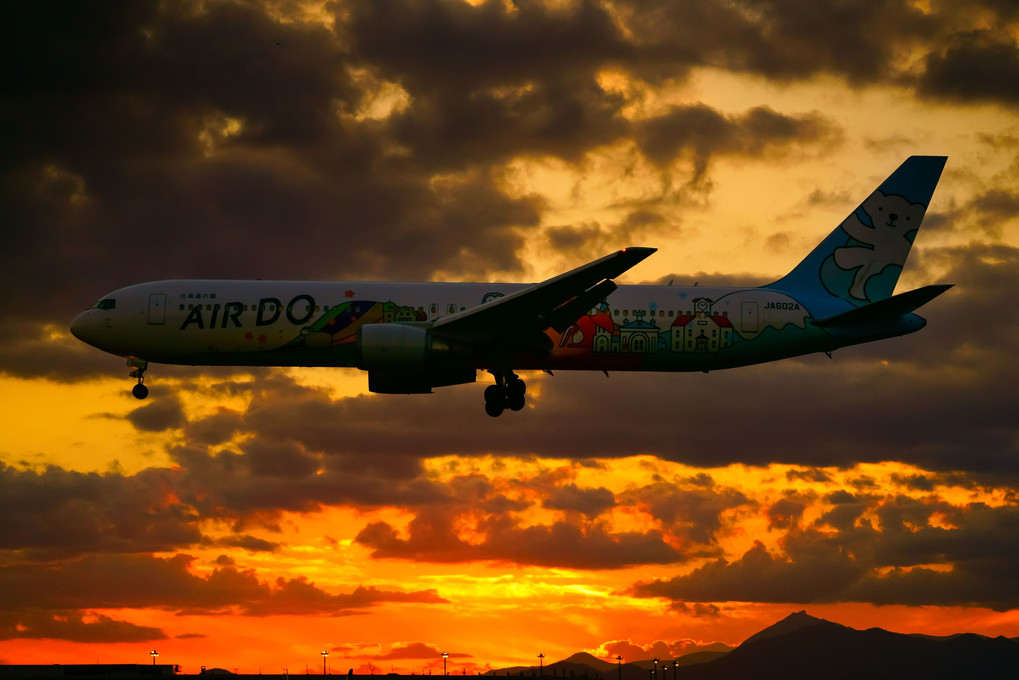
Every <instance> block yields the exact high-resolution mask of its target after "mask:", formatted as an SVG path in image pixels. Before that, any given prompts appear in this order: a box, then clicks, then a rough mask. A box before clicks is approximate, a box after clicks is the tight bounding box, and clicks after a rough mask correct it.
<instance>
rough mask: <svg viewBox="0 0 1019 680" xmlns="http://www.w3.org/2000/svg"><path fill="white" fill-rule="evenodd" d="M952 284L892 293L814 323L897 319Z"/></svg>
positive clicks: (841, 324) (834, 325)
mask: <svg viewBox="0 0 1019 680" xmlns="http://www.w3.org/2000/svg"><path fill="white" fill-rule="evenodd" d="M951 287H952V284H935V285H932V286H924V287H923V288H917V289H916V290H911V291H909V292H907V293H900V294H899V295H893V296H892V297H890V298H888V299H886V300H878V301H877V302H871V303H870V304H868V305H864V306H863V307H857V308H856V309H851V310H849V311H848V312H843V313H841V314H836V315H835V316H830V317H828V318H826V319H814V322H813V323H814V325H815V326H818V327H820V328H838V327H844V326H868V325H872V324H877V323H882V322H886V321H891V320H894V319H899V318H901V317H903V316H905V315H906V314H910V313H912V312H914V311H915V310H917V309H919V308H920V307H923V306H924V305H925V304H927V303H928V302H930V301H931V300H933V299H934V298H936V297H937V296H939V295H941V294H942V293H944V292H945V291H946V290H948V289H949V288H951Z"/></svg>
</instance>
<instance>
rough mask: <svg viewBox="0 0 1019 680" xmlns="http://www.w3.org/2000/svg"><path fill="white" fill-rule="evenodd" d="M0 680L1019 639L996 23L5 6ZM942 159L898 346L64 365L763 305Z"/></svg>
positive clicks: (1005, 56)
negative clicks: (414, 380)
mask: <svg viewBox="0 0 1019 680" xmlns="http://www.w3.org/2000/svg"><path fill="white" fill-rule="evenodd" d="M0 25H3V26H4V27H5V31H4V34H5V35H4V40H3V41H2V42H0V82H3V87H2V88H0V139H2V149H3V153H2V154H0V291H2V293H0V296H2V301H3V304H2V305H0V317H2V323H0V662H3V663H94V662H96V661H100V662H106V663H150V662H151V661H150V657H149V652H150V651H151V650H153V649H156V650H158V651H159V654H160V656H159V661H160V662H161V663H175V664H180V665H181V667H182V670H184V671H185V672H197V671H198V669H199V667H200V666H202V665H205V666H208V667H217V666H218V667H225V668H230V669H234V668H237V669H239V670H240V671H242V672H245V671H246V672H258V671H259V670H262V671H263V672H266V673H278V672H282V669H284V668H287V669H289V670H290V672H302V673H303V672H304V670H305V668H306V667H307V668H310V670H311V671H312V672H321V669H322V657H321V652H322V651H323V650H325V651H328V652H329V654H330V656H329V665H330V668H331V669H332V670H334V671H336V672H341V673H342V672H346V670H347V669H348V668H353V669H355V671H357V672H368V671H369V670H370V669H372V668H373V669H375V671H376V672H379V673H385V672H390V671H391V670H392V671H396V672H401V673H411V672H415V673H427V672H428V671H429V670H430V671H432V672H433V673H441V670H442V659H441V657H440V654H441V653H442V652H447V653H448V654H449V670H450V671H451V672H453V673H457V674H459V673H461V672H467V673H472V672H475V671H484V670H487V669H489V668H498V667H504V666H512V665H531V664H535V665H536V664H537V655H538V654H539V653H543V654H544V655H545V660H546V662H548V661H554V660H557V659H561V658H564V657H566V656H569V655H570V654H572V653H574V652H578V651H588V652H591V653H592V654H595V655H596V656H600V657H602V658H615V656H616V655H622V656H623V658H624V660H625V661H634V660H638V659H641V658H650V657H654V656H657V657H659V658H663V659H664V658H672V657H673V656H675V655H677V654H680V653H683V652H685V651H690V650H693V649H695V648H696V647H697V646H699V645H707V644H710V643H713V642H724V643H727V644H731V645H735V644H738V643H739V642H741V641H742V640H743V639H745V638H746V637H748V636H749V635H751V634H753V633H755V632H757V631H758V630H760V629H762V628H764V627H766V626H768V625H770V624H771V623H773V622H775V621H777V620H779V619H781V618H783V617H784V616H786V615H787V614H789V613H790V612H793V611H797V610H801V609H806V610H807V612H808V613H809V614H811V615H813V616H817V617H822V618H827V619H830V620H833V621H837V622H839V623H843V624H845V625H849V626H853V627H856V628H869V627H872V626H880V627H883V628H886V629H889V630H893V631H897V632H904V633H929V634H950V633H956V632H975V633H981V634H985V635H991V636H997V635H1005V636H1009V637H1013V636H1019V361H1017V357H1019V313H1017V310H1019V307H1017V304H1016V298H1015V296H1016V292H1017V291H1019V42H1017V40H1019V5H1017V4H1016V3H1015V2H1014V0H879V1H877V2H875V1H874V0H841V1H839V2H816V0H726V1H724V2H723V1H721V0H718V1H704V0H677V1H676V2H663V1H661V0H604V1H602V0H589V1H578V2H573V1H570V0H550V1H548V2H541V1H523V2H511V1H510V0H505V1H503V0H493V1H489V2H470V3H466V2H462V1H461V0H408V1H406V2H397V1H395V0H338V1H337V2H301V1H300V0H276V1H266V2H220V1H215V0H208V1H205V2H176V1H174V2H169V1H167V2H162V3H156V2H111V1H109V0H104V1H102V2H98V1H97V2H75V3H64V2H44V1H41V0H25V1H24V2H8V3H4V4H3V6H2V7H0ZM911 154H924V155H946V156H948V157H949V160H948V163H947V166H946V168H945V172H944V174H943V175H942V178H941V182H940V185H939V187H938V189H937V191H936V192H935V194H934V198H933V200H932V202H931V205H930V208H929V211H928V213H927V218H926V220H925V228H924V229H923V230H922V231H921V233H920V235H919V236H918V238H917V242H916V247H915V248H914V249H913V253H912V255H911V257H910V260H909V262H908V263H907V265H906V268H905V271H904V272H903V275H902V278H901V279H900V281H899V287H898V290H899V291H904V290H909V289H911V288H915V287H917V286H921V285H926V284H931V283H954V284H956V286H955V287H954V288H953V289H952V290H951V291H949V292H948V293H947V294H945V295H943V296H942V297H940V298H938V299H937V300H935V301H934V302H932V303H931V304H929V305H928V306H926V307H925V308H924V309H923V310H922V312H921V314H922V315H923V316H924V317H926V318H927V319H928V321H929V325H928V327H927V328H926V329H924V330H923V331H921V332H919V333H917V334H914V335H910V336H907V337H904V338H898V339H895V340H890V341H884V342H881V343H876V344H872V345H867V346H860V347H855V348H849V349H844V350H840V351H838V352H835V353H834V355H833V358H832V359H829V358H827V357H825V356H823V355H819V356H807V357H804V358H801V359H795V360H787V361H784V362H780V363H774V364H768V365H762V366H756V367H749V368H743V369H735V370H732V371H721V372H712V373H710V374H701V373H694V374H671V375H670V374H623V373H618V374H616V373H614V374H612V375H611V376H610V377H609V378H606V377H605V376H604V375H602V374H601V373H594V374H586V373H569V372H557V373H556V375H555V376H554V377H551V376H548V375H544V374H530V375H526V376H525V377H526V378H527V380H528V398H529V401H528V405H527V408H525V409H524V410H523V411H522V412H520V413H512V414H507V415H506V416H504V417H502V418H499V419H492V418H489V417H488V416H486V415H485V412H484V409H483V399H482V391H483V390H484V388H485V386H486V385H488V384H489V383H490V381H491V379H490V377H489V376H487V375H480V376H479V382H478V383H477V384H476V385H466V386H459V387H449V388H441V389H439V390H437V391H436V393H435V394H432V395H418V396H406V397H405V396H383V395H373V394H369V393H368V392H367V380H366V376H365V375H364V374H362V373H359V372H358V371H356V370H353V369H316V370H311V369H307V370H305V369H302V370H296V369H256V370H246V369H230V368H187V367H167V366H159V365H152V366H151V367H150V369H149V372H148V373H147V384H148V386H149V387H150V389H151V396H150V397H149V399H148V400H147V401H145V402H139V401H137V400H135V399H134V398H133V397H132V396H131V393H130V388H131V386H132V382H133V381H132V380H131V379H130V378H129V377H128V375H127V373H128V368H127V367H126V366H125V365H124V361H123V359H120V358H117V357H113V356H109V355H106V354H104V353H102V352H100V351H99V350H96V349H93V348H91V347H89V346H86V345H84V344H82V343H80V342H78V341H77V340H76V339H74V338H73V337H71V336H70V334H69V332H68V330H67V327H68V323H69V322H70V320H71V319H72V318H73V317H74V315H75V314H76V313H77V312H79V311H81V310H82V309H85V308H87V307H89V306H91V305H92V304H93V303H94V302H95V301H96V300H97V299H99V298H100V297H101V296H103V295H104V294H105V293H107V292H109V291H111V290H113V289H116V288H119V287H122V286H126V285H130V284H132V283H137V282H141V281H146V280H155V279H168V278H188V277H195V278H198V277H201V278H244V279H248V278H250V279H253V278H262V279H273V278H280V279H322V280H366V279H370V280H374V279H383V280H390V279H393V280H461V281H493V280H502V281H524V282H526V281H536V280H541V279H543V278H546V277H549V276H553V275H555V274H558V273H560V272H562V271H565V270H566V269H569V268H572V267H574V266H578V265H580V264H583V263H584V262H587V261H588V260H591V259H594V258H595V257H598V256H601V255H604V254H605V253H608V252H611V251H613V250H615V249H617V248H621V247H625V246H652V247H656V248H658V249H659V250H658V252H657V253H656V254H655V255H653V256H652V257H651V258H649V259H648V260H646V261H645V262H643V263H641V264H640V265H638V266H636V267H635V268H634V269H632V270H631V271H629V272H628V273H627V274H626V276H625V277H624V278H623V279H621V282H625V283H640V282H644V283H662V282H667V281H669V280H675V282H676V283H677V284H684V285H692V284H693V283H695V282H699V283H701V284H702V285H706V284H711V283H746V284H751V285H758V284H763V283H767V282H769V281H772V280H774V279H775V278H777V277H779V276H781V275H782V274H784V273H786V272H787V271H788V270H789V269H791V268H792V266H794V265H795V264H796V263H797V262H798V261H799V260H800V259H801V258H802V257H803V256H804V255H805V254H806V253H807V252H808V251H809V250H810V249H811V248H812V247H813V245H814V244H816V243H817V242H819V241H820V240H821V239H822V238H823V237H824V236H826V235H827V234H828V233H829V232H830V231H831V229H832V228H834V227H835V226H836V225H837V224H838V222H839V221H841V219H842V218H843V217H844V216H846V215H847V214H848V213H849V212H850V211H851V210H852V209H853V208H854V207H855V206H856V205H857V204H858V203H859V202H860V201H861V200H862V199H863V198H865V197H866V196H867V195H868V194H869V193H870V191H871V190H872V189H873V188H875V187H876V186H877V184H878V183H880V181H881V180H882V179H883V178H884V177H885V176H887V175H888V174H889V173H890V172H891V171H892V170H894V169H895V168H896V167H897V166H898V165H899V164H900V163H901V162H902V160H903V159H905V158H906V157H907V156H909V155H911Z"/></svg>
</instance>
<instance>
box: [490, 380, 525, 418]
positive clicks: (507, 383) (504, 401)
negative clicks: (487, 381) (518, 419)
mask: <svg viewBox="0 0 1019 680" xmlns="http://www.w3.org/2000/svg"><path fill="white" fill-rule="evenodd" d="M489 372H490V373H491V374H492V375H493V376H494V377H495V384H494V385H489V386H488V387H487V388H486V389H485V413H487V414H488V415H490V416H492V417H493V418H497V417H499V416H501V415H502V412H503V411H504V410H506V409H509V410H511V411H519V410H520V409H522V408H523V407H524V402H525V399H524V393H525V392H527V386H526V385H525V384H524V381H523V380H521V379H520V377H519V376H517V374H515V373H514V372H513V371H506V372H502V371H489Z"/></svg>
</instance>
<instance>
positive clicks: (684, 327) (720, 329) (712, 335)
mask: <svg viewBox="0 0 1019 680" xmlns="http://www.w3.org/2000/svg"><path fill="white" fill-rule="evenodd" d="M693 306H694V309H693V313H692V314H690V313H687V314H681V315H679V316H678V317H676V320H675V321H674V322H673V324H672V338H671V339H672V343H671V349H672V351H673V352H717V351H718V350H720V349H722V348H724V347H729V346H731V345H732V333H733V328H732V322H730V321H729V315H728V313H726V312H723V313H722V314H714V313H713V312H712V309H711V306H712V301H711V300H709V299H707V298H697V299H695V300H694V301H693Z"/></svg>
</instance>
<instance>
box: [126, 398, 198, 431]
mask: <svg viewBox="0 0 1019 680" xmlns="http://www.w3.org/2000/svg"><path fill="white" fill-rule="evenodd" d="M126 418H127V420H128V421H129V422H130V423H131V424H132V425H134V426H135V427H136V428H137V429H139V430H141V431H142V432H164V431H166V430H170V429H174V428H178V427H181V426H182V425H183V424H184V422H185V418H184V409H183V408H182V407H181V404H180V402H179V401H177V399H175V398H174V397H172V396H167V397H163V398H162V399H158V400H153V401H152V402H150V403H148V404H146V405H145V406H139V407H138V408H136V409H133V410H132V411H130V412H129V413H128V414H127V416H126Z"/></svg>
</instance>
